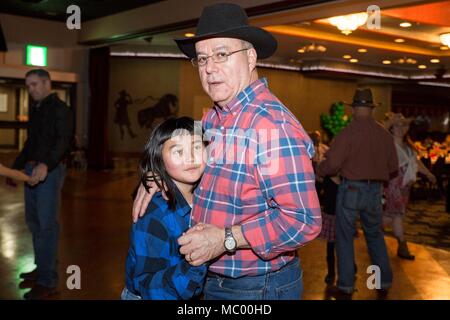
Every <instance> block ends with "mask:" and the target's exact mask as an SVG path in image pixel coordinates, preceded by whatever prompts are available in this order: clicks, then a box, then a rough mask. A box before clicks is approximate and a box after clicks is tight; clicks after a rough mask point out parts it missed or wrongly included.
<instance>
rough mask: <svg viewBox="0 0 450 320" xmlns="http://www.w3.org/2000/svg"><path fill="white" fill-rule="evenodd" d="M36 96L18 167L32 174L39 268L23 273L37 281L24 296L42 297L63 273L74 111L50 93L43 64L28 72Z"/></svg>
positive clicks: (28, 191)
mask: <svg viewBox="0 0 450 320" xmlns="http://www.w3.org/2000/svg"><path fill="white" fill-rule="evenodd" d="M25 82H26V85H27V88H28V92H29V94H30V96H31V98H32V99H33V101H34V104H33V105H32V106H31V109H30V112H29V114H30V117H29V123H28V138H27V140H26V142H25V145H24V148H23V149H22V151H21V152H20V154H19V156H18V157H17V159H16V161H15V162H14V165H13V167H14V168H15V169H25V172H26V173H27V174H28V175H30V176H31V179H30V181H29V182H28V185H26V186H25V220H26V223H27V225H28V228H29V229H30V231H31V234H32V238H33V247H34V255H35V264H36V269H35V270H33V271H32V272H28V273H22V274H21V275H20V276H21V278H23V279H24V281H23V282H22V283H21V287H32V289H31V291H29V292H27V293H26V294H25V295H24V298H25V299H41V298H46V297H48V296H51V295H53V294H54V293H55V292H56V285H57V281H58V274H57V269H56V261H57V252H58V233H59V224H58V218H57V216H58V211H59V206H60V196H61V189H62V186H63V183H64V177H65V171H66V167H65V164H64V163H63V161H64V158H65V156H66V154H67V152H68V148H69V143H70V139H71V138H72V136H73V120H72V111H71V110H70V109H69V107H68V106H67V105H66V104H65V103H64V102H63V101H61V100H60V99H59V98H58V96H57V95H56V93H51V80H50V75H49V73H48V72H47V71H45V70H43V69H35V70H31V71H29V72H28V73H27V74H26V76H25Z"/></svg>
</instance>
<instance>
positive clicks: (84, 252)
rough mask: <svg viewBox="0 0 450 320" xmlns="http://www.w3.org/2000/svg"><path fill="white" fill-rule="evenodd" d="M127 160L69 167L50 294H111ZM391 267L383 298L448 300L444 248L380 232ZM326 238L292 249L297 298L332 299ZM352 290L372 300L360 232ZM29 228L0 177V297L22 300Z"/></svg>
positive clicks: (128, 183) (123, 235) (129, 183)
mask: <svg viewBox="0 0 450 320" xmlns="http://www.w3.org/2000/svg"><path fill="white" fill-rule="evenodd" d="M134 166H135V163H133V162H131V163H128V165H125V166H123V168H122V169H117V170H114V171H113V172H94V171H69V173H68V176H67V178H66V183H65V186H64V190H63V199H62V210H61V214H60V221H61V231H60V246H59V264H58V266H59V275H60V281H59V288H58V290H59V294H58V295H56V296H55V297H54V298H55V299H119V297H120V292H121V290H122V288H123V286H124V269H125V268H124V262H125V256H126V253H127V249H128V234H129V229H130V224H131V215H130V213H131V205H132V202H131V196H130V194H131V192H132V191H133V188H134V186H135V183H136V181H137V179H136V173H135V171H134V170H132V169H130V168H134ZM386 242H387V245H388V250H389V255H390V257H391V264H392V269H393V273H394V283H393V287H392V289H391V290H390V292H389V295H388V299H401V300H409V299H450V251H446V250H442V249H436V248H431V247H427V246H423V245H418V244H412V243H411V244H410V249H411V251H412V252H413V253H414V254H415V255H416V260H415V261H404V260H401V259H399V258H397V256H396V249H397V244H396V241H395V240H394V239H393V238H391V237H386ZM325 252H326V243H325V242H324V241H323V240H320V239H316V240H314V241H312V242H311V243H310V244H308V245H307V246H305V247H303V248H301V249H300V250H299V254H300V256H301V263H302V266H303V279H304V295H303V298H304V299H308V300H323V299H334V297H332V296H331V295H330V294H327V290H326V285H325V283H324V277H325V274H326V260H325V254H326V253H325ZM355 252H356V257H357V266H358V274H357V282H356V288H357V290H358V291H357V292H356V293H355V294H354V296H353V298H354V299H356V300H361V299H376V293H375V292H374V291H373V290H369V289H368V288H367V286H366V281H367V279H368V276H369V274H367V273H366V269H367V267H368V266H369V265H370V262H369V257H368V254H367V249H366V244H365V241H364V236H363V234H362V233H361V232H360V236H359V238H358V239H355ZM33 259H34V257H33V248H32V243H31V236H30V233H29V231H28V229H27V227H26V225H25V220H24V203H23V186H20V187H19V188H18V189H15V190H11V189H8V188H6V186H5V183H4V179H0V275H1V280H2V281H1V282H0V299H22V296H23V294H24V293H25V292H26V291H27V290H28V289H19V288H18V284H19V282H20V281H19V274H20V273H21V272H26V271H30V270H31V269H33V268H34V265H33ZM71 265H77V266H79V267H80V268H81V289H79V290H78V289H73V290H69V289H68V288H67V286H66V281H67V278H68V277H69V276H70V274H68V273H67V268H68V267H69V266H71Z"/></svg>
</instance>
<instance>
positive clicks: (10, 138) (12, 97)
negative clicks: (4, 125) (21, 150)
mask: <svg viewBox="0 0 450 320" xmlns="http://www.w3.org/2000/svg"><path fill="white" fill-rule="evenodd" d="M0 95H2V96H3V95H6V97H7V103H6V111H0V121H15V120H16V119H15V116H16V90H15V88H14V87H10V86H5V85H1V84H0ZM14 144H15V131H14V130H12V129H0V146H11V145H14Z"/></svg>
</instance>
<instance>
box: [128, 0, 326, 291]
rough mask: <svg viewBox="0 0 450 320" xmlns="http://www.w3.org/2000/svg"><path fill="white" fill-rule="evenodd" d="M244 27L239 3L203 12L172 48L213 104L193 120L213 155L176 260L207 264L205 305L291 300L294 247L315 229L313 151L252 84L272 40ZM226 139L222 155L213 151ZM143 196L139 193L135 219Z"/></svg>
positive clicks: (261, 87)
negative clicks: (184, 58) (209, 302)
mask: <svg viewBox="0 0 450 320" xmlns="http://www.w3.org/2000/svg"><path fill="white" fill-rule="evenodd" d="M247 20H248V18H247V15H246V13H245V11H244V10H243V9H242V8H241V7H240V6H238V5H235V4H227V3H224V4H216V5H212V6H209V7H205V8H204V10H203V12H202V15H201V17H200V20H199V23H198V26H197V32H196V36H195V37H192V38H185V39H178V40H176V42H177V45H178V47H179V48H180V50H181V51H182V52H183V53H185V54H186V55H187V56H188V57H189V58H191V61H192V64H193V65H194V66H195V67H197V68H198V71H199V75H200V80H201V83H202V86H203V89H204V90H205V92H206V93H207V94H208V95H209V96H210V97H211V99H212V100H213V101H214V106H213V107H212V108H211V109H210V111H209V112H208V113H207V114H206V115H205V116H204V117H203V121H202V122H203V128H204V130H205V131H206V136H208V135H209V134H211V133H212V135H213V136H214V139H213V141H212V142H211V145H212V149H214V150H215V151H217V152H211V153H210V155H209V156H211V158H210V159H209V162H208V164H207V167H206V170H205V174H204V175H203V177H202V179H201V181H200V183H199V186H198V187H197V189H196V191H195V194H194V203H193V209H192V220H193V222H195V223H197V226H195V227H194V228H191V229H190V230H189V231H188V232H187V233H186V234H185V235H184V236H182V237H181V238H180V239H179V244H180V245H181V248H180V252H181V253H182V254H184V255H185V258H186V260H187V261H188V262H189V263H190V264H191V265H194V266H196V265H200V264H203V263H207V262H209V263H210V264H209V273H208V279H207V281H206V285H205V289H204V293H205V298H206V299H252V300H253V299H299V298H300V297H301V292H302V272H301V268H300V266H299V259H298V257H297V256H296V249H297V248H298V247H300V246H301V245H304V244H305V243H306V242H308V241H311V240H312V239H314V238H315V237H316V236H317V235H318V234H319V232H320V228H321V214H320V205H319V201H318V198H317V194H316V190H315V179H314V172H313V168H312V163H311V158H312V156H313V153H314V146H313V144H312V141H311V140H310V138H309V137H308V135H307V134H306V132H305V131H304V130H303V128H302V126H301V124H300V123H299V122H298V120H297V119H296V118H295V117H294V116H293V115H292V113H290V111H289V110H288V109H287V108H286V107H285V106H284V105H283V104H282V103H281V102H280V101H279V100H278V99H277V98H276V97H275V96H274V95H273V94H272V93H271V92H270V91H269V89H268V85H267V81H266V79H258V73H257V70H256V60H257V58H267V57H269V56H271V55H272V54H273V53H274V52H275V50H276V48H277V42H276V40H275V38H274V37H273V36H272V35H271V34H270V33H268V32H267V31H265V30H263V29H260V28H256V27H252V26H250V25H248V21H247ZM261 131H263V132H264V133H262V134H261V135H260V133H261ZM247 133H248V134H247ZM252 133H255V135H253V134H252ZM262 136H264V137H262ZM225 137H226V140H227V142H226V143H225V147H226V148H227V149H226V150H218V149H220V148H219V147H221V145H220V141H222V139H223V138H225ZM235 139H236V140H237V141H236V140H235ZM236 150H239V151H238V152H236ZM233 151H234V152H233ZM230 155H231V157H233V158H232V159H230V158H229V157H230ZM233 155H234V156H233ZM220 156H225V157H226V159H223V158H220ZM236 156H237V158H238V159H235V157H236ZM269 157H270V160H269V161H267V160H268V158H269ZM244 158H245V160H243V159H244ZM252 159H255V160H256V161H253V160H252ZM149 197H151V194H150V195H146V193H145V191H144V189H143V188H142V187H141V188H140V190H139V192H138V196H137V198H136V201H135V205H134V210H133V217H134V218H135V219H136V218H137V217H138V215H139V214H142V213H143V211H145V208H146V207H147V204H148V198H149Z"/></svg>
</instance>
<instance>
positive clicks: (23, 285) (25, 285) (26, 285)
mask: <svg viewBox="0 0 450 320" xmlns="http://www.w3.org/2000/svg"><path fill="white" fill-rule="evenodd" d="M35 285H36V281H35V280H28V279H27V280H22V282H20V283H19V288H20V289H27V288H33V287H34V286H35Z"/></svg>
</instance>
